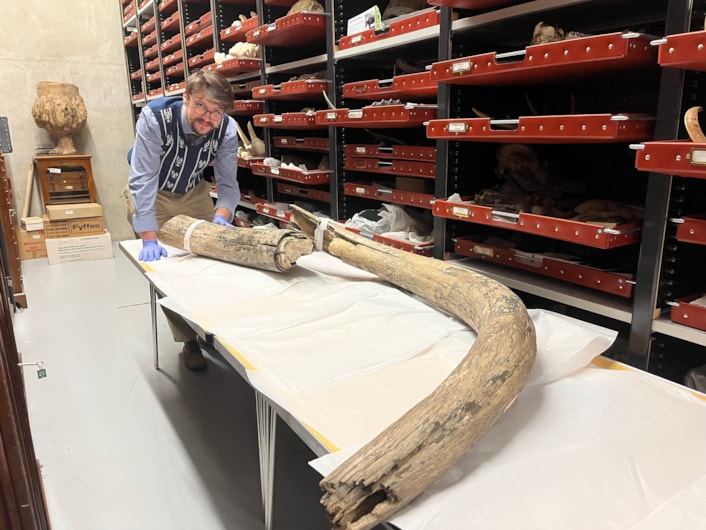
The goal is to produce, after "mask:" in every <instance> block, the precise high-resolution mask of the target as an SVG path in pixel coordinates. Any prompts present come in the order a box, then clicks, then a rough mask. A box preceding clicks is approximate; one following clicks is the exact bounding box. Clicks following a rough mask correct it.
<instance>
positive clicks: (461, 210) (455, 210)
mask: <svg viewBox="0 0 706 530" xmlns="http://www.w3.org/2000/svg"><path fill="white" fill-rule="evenodd" d="M451 214H452V215H455V216H456V217H470V216H471V209H470V208H467V207H465V206H452V207H451Z"/></svg>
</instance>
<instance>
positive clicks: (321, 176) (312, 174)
mask: <svg viewBox="0 0 706 530" xmlns="http://www.w3.org/2000/svg"><path fill="white" fill-rule="evenodd" d="M251 167H252V170H253V173H257V174H258V175H262V176H265V177H274V178H278V179H282V180H289V181H291V182H298V183H300V184H328V183H329V182H331V173H332V171H331V170H330V169H325V170H322V169H312V170H308V171H303V170H300V169H291V168H286V167H270V166H268V165H266V164H263V163H254V164H252V166H251Z"/></svg>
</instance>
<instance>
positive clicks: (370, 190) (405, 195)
mask: <svg viewBox="0 0 706 530" xmlns="http://www.w3.org/2000/svg"><path fill="white" fill-rule="evenodd" d="M343 194H344V195H349V196H353V197H365V198H367V199H376V200H380V201H384V202H389V203H395V204H405V205H407V206H416V207H418V208H425V209H427V210H430V209H431V207H432V204H433V203H434V196H433V195H430V194H427V193H417V192H414V191H404V190H395V189H389V188H381V187H379V186H373V185H371V184H364V183H361V182H346V183H345V184H344V185H343Z"/></svg>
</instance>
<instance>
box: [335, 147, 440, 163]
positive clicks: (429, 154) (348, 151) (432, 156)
mask: <svg viewBox="0 0 706 530" xmlns="http://www.w3.org/2000/svg"><path fill="white" fill-rule="evenodd" d="M345 155H346V156H347V157H357V156H361V157H366V158H396V159H398V160H419V161H423V162H436V147H430V146H421V147H420V146H416V145H393V146H392V147H384V146H381V145H378V144H346V146H345Z"/></svg>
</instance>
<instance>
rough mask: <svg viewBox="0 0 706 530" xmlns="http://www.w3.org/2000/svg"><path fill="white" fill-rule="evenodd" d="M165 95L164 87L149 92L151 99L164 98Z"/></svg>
mask: <svg viewBox="0 0 706 530" xmlns="http://www.w3.org/2000/svg"><path fill="white" fill-rule="evenodd" d="M163 95H164V93H163V92H162V87H158V88H153V89H152V90H149V91H148V92H147V96H148V97H150V98H154V97H162V96H163Z"/></svg>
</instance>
